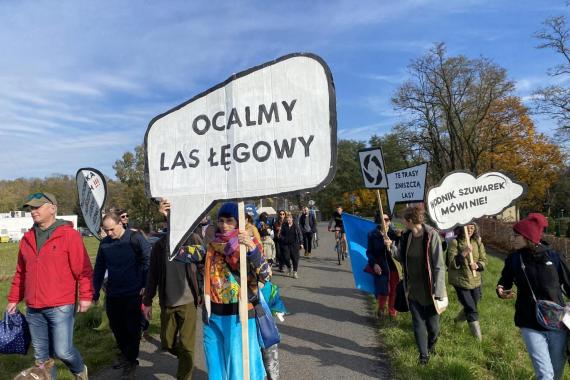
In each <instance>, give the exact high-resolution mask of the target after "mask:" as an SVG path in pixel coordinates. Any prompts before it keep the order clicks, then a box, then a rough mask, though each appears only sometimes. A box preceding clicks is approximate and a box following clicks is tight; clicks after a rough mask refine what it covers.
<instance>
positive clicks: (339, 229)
mask: <svg viewBox="0 0 570 380" xmlns="http://www.w3.org/2000/svg"><path fill="white" fill-rule="evenodd" d="M333 223H334V228H332V225H333ZM328 230H329V232H330V231H335V234H334V236H335V239H338V234H341V238H342V252H343V253H345V254H346V246H347V243H346V234H345V233H344V224H343V222H342V207H341V206H338V207H337V208H336V211H335V212H333V214H332V218H331V220H330V221H329V227H328Z"/></svg>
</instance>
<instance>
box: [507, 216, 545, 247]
mask: <svg viewBox="0 0 570 380" xmlns="http://www.w3.org/2000/svg"><path fill="white" fill-rule="evenodd" d="M546 227H548V219H546V217H545V216H544V215H542V214H538V213H530V214H528V215H527V217H526V218H524V219H522V220H521V221H519V222H518V223H515V225H514V226H513V230H514V231H515V232H516V233H518V234H520V235H522V236H523V237H524V238H525V239H527V240H530V241H531V242H533V243H534V244H538V243H540V239H541V238H542V233H543V232H544V229H545V228H546Z"/></svg>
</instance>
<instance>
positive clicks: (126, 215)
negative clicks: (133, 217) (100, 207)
mask: <svg viewBox="0 0 570 380" xmlns="http://www.w3.org/2000/svg"><path fill="white" fill-rule="evenodd" d="M128 217H129V214H123V215H121V219H125V218H128Z"/></svg>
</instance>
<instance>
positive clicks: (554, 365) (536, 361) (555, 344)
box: [521, 328, 566, 380]
mask: <svg viewBox="0 0 570 380" xmlns="http://www.w3.org/2000/svg"><path fill="white" fill-rule="evenodd" d="M521 335H522V337H523V340H524V342H525V344H526V348H527V350H528V355H529V356H530V360H531V361H532V366H533V367H534V373H535V374H536V377H537V379H538V380H545V379H549V380H550V379H554V380H558V379H560V378H562V375H563V374H564V364H566V331H558V330H552V331H538V330H534V329H529V328H521Z"/></svg>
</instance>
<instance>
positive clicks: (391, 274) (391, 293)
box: [366, 214, 401, 319]
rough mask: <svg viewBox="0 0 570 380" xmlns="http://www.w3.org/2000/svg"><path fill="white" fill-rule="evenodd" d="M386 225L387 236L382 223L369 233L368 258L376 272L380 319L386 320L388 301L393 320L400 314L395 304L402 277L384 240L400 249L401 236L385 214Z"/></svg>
mask: <svg viewBox="0 0 570 380" xmlns="http://www.w3.org/2000/svg"><path fill="white" fill-rule="evenodd" d="M384 225H385V226H386V228H387V229H388V232H387V233H386V234H384V233H382V224H381V223H380V224H378V226H377V227H376V228H374V229H373V230H372V231H370V232H369V233H368V247H367V248H366V256H367V257H368V265H370V268H372V270H373V271H374V290H375V295H376V298H377V300H378V311H377V313H378V318H380V319H384V318H385V316H386V314H385V307H386V301H388V314H389V315H390V317H391V318H392V319H395V318H396V315H397V314H398V312H397V311H396V309H395V308H394V302H395V300H396V286H397V285H398V282H399V281H400V275H399V270H398V269H399V268H398V264H396V261H395V260H394V259H393V258H392V254H391V253H390V252H389V251H388V249H387V248H386V245H385V244H384V238H385V236H386V235H387V236H388V238H390V240H392V242H393V244H394V245H395V246H396V247H398V244H399V241H400V238H401V236H398V234H397V233H396V231H395V230H394V228H393V227H392V224H391V222H390V217H389V216H388V215H387V214H384Z"/></svg>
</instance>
